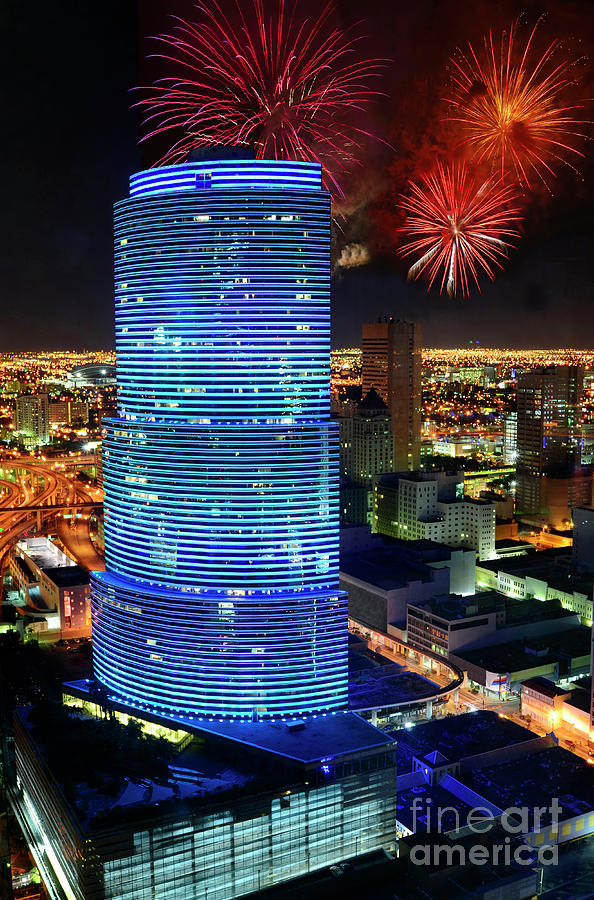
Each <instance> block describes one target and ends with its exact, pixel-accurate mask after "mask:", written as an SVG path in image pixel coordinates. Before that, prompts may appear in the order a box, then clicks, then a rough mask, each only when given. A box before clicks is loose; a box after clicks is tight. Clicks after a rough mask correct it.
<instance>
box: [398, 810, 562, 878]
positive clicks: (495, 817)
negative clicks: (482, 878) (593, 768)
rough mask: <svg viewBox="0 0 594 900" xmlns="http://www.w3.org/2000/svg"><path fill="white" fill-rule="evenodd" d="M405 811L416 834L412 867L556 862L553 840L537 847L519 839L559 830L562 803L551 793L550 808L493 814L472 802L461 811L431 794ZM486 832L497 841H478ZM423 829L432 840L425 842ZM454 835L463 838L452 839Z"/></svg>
mask: <svg viewBox="0 0 594 900" xmlns="http://www.w3.org/2000/svg"><path fill="white" fill-rule="evenodd" d="M410 809H411V812H412V831H413V834H415V835H416V836H417V837H418V838H419V843H418V844H415V845H414V846H413V847H412V848H411V851H410V860H411V862H412V863H414V865H416V866H465V865H472V866H485V865H488V864H490V865H495V866H497V865H504V866H509V865H510V864H512V863H516V864H518V865H521V866H533V865H535V863H536V862H538V863H539V864H540V865H542V866H553V865H556V864H557V862H558V846H557V844H551V843H544V841H543V843H542V844H540V845H539V846H538V847H536V846H532V845H531V842H530V841H529V839H527V840H526V841H524V840H523V838H524V837H527V836H528V835H536V834H539V833H541V834H542V833H543V829H544V828H546V829H547V830H548V832H549V834H550V835H556V834H558V831H559V816H560V814H561V812H562V807H561V806H560V805H559V802H558V800H557V798H556V797H554V798H553V799H552V800H551V805H550V806H510V807H508V808H507V809H504V810H503V811H497V813H493V811H492V810H490V809H488V808H487V807H485V806H474V807H472V808H470V809H468V811H467V812H463V813H461V812H460V810H458V809H457V808H456V807H454V806H437V805H435V804H434V803H433V802H432V800H431V799H430V798H425V799H424V800H423V799H421V798H420V797H415V798H414V800H413V802H412V805H411V807H410ZM419 828H420V829H421V833H419ZM491 830H493V831H494V832H495V833H494V835H493V837H495V838H496V840H494V841H493V843H490V842H488V843H485V842H484V839H483V841H481V839H480V837H478V836H479V835H487V834H488V832H489V831H491ZM422 831H426V832H427V833H428V835H429V834H431V838H432V839H431V840H429V838H428V839H427V843H425V844H424V843H423V842H422V837H421V834H422ZM446 834H447V839H446ZM473 834H475V835H477V840H476V842H475V843H473V842H472V839H471V837H472V835H473ZM440 835H443V837H444V842H443V843H440V842H439V836H440ZM499 836H501V838H500V839H499ZM469 837H470V840H469ZM436 838H437V839H436ZM452 838H454V840H452ZM456 839H457V840H459V841H462V840H463V842H460V843H456ZM446 841H447V842H446Z"/></svg>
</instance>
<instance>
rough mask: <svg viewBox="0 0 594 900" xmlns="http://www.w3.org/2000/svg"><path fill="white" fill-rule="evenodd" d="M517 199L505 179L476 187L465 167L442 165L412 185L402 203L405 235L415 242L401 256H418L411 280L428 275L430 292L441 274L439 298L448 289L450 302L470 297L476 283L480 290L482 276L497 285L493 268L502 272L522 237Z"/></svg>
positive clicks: (407, 246)
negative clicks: (513, 243) (509, 250)
mask: <svg viewBox="0 0 594 900" xmlns="http://www.w3.org/2000/svg"><path fill="white" fill-rule="evenodd" d="M515 198H516V194H515V191H514V190H513V188H511V187H509V186H508V185H506V184H505V183H504V182H503V180H502V179H493V178H491V179H488V180H487V181H482V182H480V183H478V184H477V181H476V180H475V178H474V177H473V176H472V175H471V174H470V173H469V171H468V168H467V166H466V165H465V164H464V163H455V164H452V165H445V166H444V165H442V163H439V162H438V163H437V166H436V168H435V170H434V171H432V172H431V173H430V174H428V175H426V176H425V178H424V180H423V183H422V184H420V185H419V184H416V183H414V182H411V183H410V193H409V195H408V196H401V198H400V202H399V207H400V209H402V211H403V212H404V215H405V222H404V226H403V228H402V231H403V232H404V233H405V234H407V235H408V236H409V237H411V238H412V240H410V241H409V242H408V243H406V244H404V245H403V246H402V247H400V251H399V252H400V253H401V254H402V255H403V256H412V255H415V256H416V255H417V254H420V258H419V259H418V260H417V261H416V262H415V263H413V265H412V266H411V267H410V269H409V272H408V277H409V279H416V278H418V277H419V276H420V275H422V274H424V275H425V276H426V277H427V278H428V280H429V288H430V287H431V286H432V285H433V283H434V282H435V281H436V279H437V278H438V277H439V276H440V273H441V285H440V293H441V292H442V291H443V289H444V287H445V289H446V291H447V293H448V294H449V295H450V297H453V296H454V295H455V294H456V293H457V291H458V289H460V290H461V292H462V294H464V295H466V296H467V295H468V293H469V285H470V284H471V283H472V281H474V283H475V284H476V286H477V288H478V289H479V290H480V285H479V274H480V273H481V271H482V272H484V273H485V274H486V275H488V277H489V278H490V279H491V280H493V279H494V277H495V275H494V267H499V268H503V266H502V264H501V259H503V258H505V257H506V255H507V248H508V247H509V246H511V244H510V241H509V239H512V240H513V238H515V237H518V234H519V232H518V230H517V224H518V222H519V210H518V209H517V208H514V207H512V206H510V204H511V203H513V201H514V200H515Z"/></svg>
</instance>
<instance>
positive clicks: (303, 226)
mask: <svg viewBox="0 0 594 900" xmlns="http://www.w3.org/2000/svg"><path fill="white" fill-rule="evenodd" d="M329 227H330V219H329V198H328V195H327V194H326V193H325V192H323V191H322V190H321V184H320V170H319V167H317V166H315V165H311V164H306V163H283V162H274V161H272V160H265V161H262V162H257V163H256V162H254V161H253V160H249V159H236V160H225V159H222V160H220V161H215V162H213V163H199V162H192V163H188V164H186V165H183V166H181V167H179V166H178V167H172V168H164V169H156V170H154V171H150V172H142V173H140V174H138V175H134V176H133V177H132V179H131V183H130V197H129V199H127V200H124V201H122V202H120V203H118V204H116V213H115V240H116V261H115V278H116V350H117V358H118V366H117V373H118V403H119V417H118V418H116V419H111V420H105V419H104V420H103V425H104V428H105V437H104V440H103V448H102V453H103V483H104V491H105V511H106V515H105V548H106V563H107V571H106V572H105V573H97V574H95V575H94V576H93V617H94V619H93V628H94V661H95V672H96V675H97V677H98V678H99V680H100V681H102V682H103V683H104V684H105V685H106V687H108V688H109V690H110V691H111V692H113V693H114V694H115V695H122V696H125V697H126V698H127V699H128V700H135V701H137V702H149V703H151V704H152V705H153V706H154V708H159V709H161V710H162V711H163V712H165V713H166V712H167V711H170V710H171V709H172V708H175V710H176V711H178V712H184V713H186V714H190V715H196V714H200V713H211V714H212V713H216V714H219V715H249V716H251V715H252V714H253V713H254V712H258V713H259V714H289V713H296V714H303V713H306V712H314V711H318V710H329V709H342V708H344V706H345V703H346V694H347V668H346V613H347V610H346V600H345V598H343V596H342V595H341V593H340V592H339V591H338V513H339V509H338V499H339V498H338V452H337V451H338V435H337V432H338V426H337V425H336V424H334V423H333V422H331V420H330V383H329V357H330V314H329V313H330V306H329V276H328V269H327V263H328V252H329ZM147 229H148V231H147ZM147 234H148V235H149V238H148V244H147ZM147 253H149V258H148V260H147ZM147 357H148V358H150V360H151V365H150V366H147V363H146V360H147ZM206 660H208V665H205V661H206Z"/></svg>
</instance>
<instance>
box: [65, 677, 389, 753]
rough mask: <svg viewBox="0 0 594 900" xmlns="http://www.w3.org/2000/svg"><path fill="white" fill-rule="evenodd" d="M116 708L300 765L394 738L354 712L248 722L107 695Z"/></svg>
mask: <svg viewBox="0 0 594 900" xmlns="http://www.w3.org/2000/svg"><path fill="white" fill-rule="evenodd" d="M64 690H65V691H66V693H72V694H73V695H74V696H77V697H83V698H88V697H89V696H90V694H91V691H92V682H90V681H87V680H85V681H77V682H70V683H68V684H65V685H64ZM109 700H110V702H111V703H112V704H113V707H114V709H117V710H118V711H121V712H124V713H128V714H130V715H134V716H140V717H141V718H146V719H147V720H148V721H151V722H155V723H157V724H162V725H165V726H166V727H168V728H173V729H181V730H184V731H188V732H190V733H192V734H195V735H198V736H204V737H211V738H218V739H222V740H223V741H224V742H225V743H227V742H228V743H229V745H232V744H235V743H236V744H241V745H242V746H243V747H244V748H245V747H246V746H248V747H251V748H252V749H253V750H260V751H262V752H264V753H272V754H274V755H277V756H279V757H283V758H284V759H285V760H288V761H292V762H298V763H302V764H311V763H317V762H319V761H321V760H322V759H327V758H334V757H337V756H341V755H348V754H351V753H353V754H354V753H358V752H362V751H366V750H372V749H374V748H378V749H381V748H382V747H388V746H389V745H391V743H392V739H391V738H390V737H388V736H387V735H386V734H384V733H383V732H382V731H380V730H379V729H378V728H375V727H374V726H373V725H370V724H369V723H368V722H366V721H365V720H364V719H362V718H361V717H360V716H358V715H357V714H356V713H353V712H337V713H328V714H319V715H310V716H304V717H303V718H299V719H295V718H293V719H286V720H282V719H281V720H280V721H279V720H266V719H262V720H259V721H252V720H251V719H247V720H244V719H241V720H239V719H237V720H234V719H222V718H221V719H214V718H213V717H207V716H204V717H202V716H200V717H199V716H183V715H179V716H172V715H167V716H166V715H164V714H163V713H160V712H159V711H157V710H155V709H152V708H150V707H149V706H148V705H147V706H143V707H137V706H134V705H132V704H127V703H126V704H125V703H122V702H119V701H118V700H117V699H116V698H112V697H109Z"/></svg>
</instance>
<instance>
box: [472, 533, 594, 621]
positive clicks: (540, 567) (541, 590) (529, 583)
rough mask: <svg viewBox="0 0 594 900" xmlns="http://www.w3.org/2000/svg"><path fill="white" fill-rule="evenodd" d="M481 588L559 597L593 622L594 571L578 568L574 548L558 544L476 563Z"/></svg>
mask: <svg viewBox="0 0 594 900" xmlns="http://www.w3.org/2000/svg"><path fill="white" fill-rule="evenodd" d="M476 586H477V589H478V590H497V591H499V592H500V593H502V594H505V595H506V596H508V597H515V598H517V599H518V600H524V599H527V598H531V597H535V598H536V599H538V600H559V601H560V602H561V605H562V606H563V608H564V609H568V610H570V611H571V612H574V613H578V614H579V615H580V616H581V618H582V621H583V622H584V624H586V625H588V624H590V623H591V622H592V618H593V616H592V597H593V593H594V574H589V573H586V572H579V571H577V570H576V569H575V567H574V566H573V564H572V554H571V550H568V549H566V548H558V549H557V548H555V549H551V550H543V551H540V552H538V553H537V552H534V551H532V552H530V553H527V554H525V555H522V556H514V557H512V558H509V557H500V558H499V559H497V560H492V561H489V560H487V561H481V562H479V563H477V567H476Z"/></svg>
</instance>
